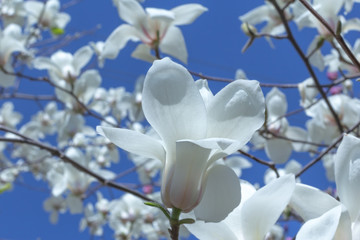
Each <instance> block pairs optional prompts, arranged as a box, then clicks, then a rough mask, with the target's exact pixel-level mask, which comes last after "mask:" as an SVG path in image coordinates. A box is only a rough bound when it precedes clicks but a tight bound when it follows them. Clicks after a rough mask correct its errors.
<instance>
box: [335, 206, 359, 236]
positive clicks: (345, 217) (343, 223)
mask: <svg viewBox="0 0 360 240" xmlns="http://www.w3.org/2000/svg"><path fill="white" fill-rule="evenodd" d="M351 235H352V238H351ZM355 236H356V237H355ZM358 236H360V232H359V229H358V230H356V223H354V224H353V225H352V223H351V219H350V215H349V212H348V211H347V210H346V208H345V206H344V205H342V213H341V216H340V220H339V224H338V227H337V230H336V233H335V237H334V240H343V239H353V240H356V238H357V237H358Z"/></svg>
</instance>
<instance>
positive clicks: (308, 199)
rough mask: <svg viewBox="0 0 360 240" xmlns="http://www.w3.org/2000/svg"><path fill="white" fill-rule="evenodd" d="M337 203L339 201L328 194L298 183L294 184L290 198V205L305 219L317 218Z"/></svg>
mask: <svg viewBox="0 0 360 240" xmlns="http://www.w3.org/2000/svg"><path fill="white" fill-rule="evenodd" d="M338 205H340V203H339V202H338V201H336V200H335V199H334V198H333V197H331V196H330V195H329V194H327V193H325V192H323V191H320V190H319V189H317V188H314V187H311V186H308V185H305V184H300V183H297V184H296V187H295V191H294V193H293V195H292V197H291V200H290V206H291V207H292V208H293V209H294V210H295V212H296V213H297V214H299V215H300V217H301V218H302V219H304V220H305V221H307V220H309V219H312V218H317V217H319V216H321V215H322V214H324V213H325V212H327V211H328V210H330V209H332V208H334V207H336V206H338Z"/></svg>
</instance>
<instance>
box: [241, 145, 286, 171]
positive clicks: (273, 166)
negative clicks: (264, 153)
mask: <svg viewBox="0 0 360 240" xmlns="http://www.w3.org/2000/svg"><path fill="white" fill-rule="evenodd" d="M238 152H239V153H241V154H242V155H244V156H246V157H248V158H250V159H252V160H254V161H255V162H258V163H260V164H262V165H265V166H267V167H269V168H270V169H272V170H273V171H274V172H275V174H276V177H280V175H279V172H278V170H277V168H276V166H275V163H273V162H267V161H264V160H261V159H259V158H257V157H255V156H254V155H251V154H250V153H247V152H244V151H243V150H238Z"/></svg>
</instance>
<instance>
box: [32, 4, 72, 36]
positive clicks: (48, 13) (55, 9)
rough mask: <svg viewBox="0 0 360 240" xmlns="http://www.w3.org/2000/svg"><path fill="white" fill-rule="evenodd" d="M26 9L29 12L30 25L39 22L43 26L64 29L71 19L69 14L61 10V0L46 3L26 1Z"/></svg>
mask: <svg viewBox="0 0 360 240" xmlns="http://www.w3.org/2000/svg"><path fill="white" fill-rule="evenodd" d="M25 9H26V11H27V12H28V23H29V25H33V24H36V23H37V24H39V25H40V26H41V27H43V28H50V29H54V28H59V29H63V28H65V26H66V25H67V24H68V22H69V21H70V19H71V17H70V15H69V14H67V13H61V12H59V10H60V2H59V0H48V1H46V2H45V3H43V2H39V1H26V2H25Z"/></svg>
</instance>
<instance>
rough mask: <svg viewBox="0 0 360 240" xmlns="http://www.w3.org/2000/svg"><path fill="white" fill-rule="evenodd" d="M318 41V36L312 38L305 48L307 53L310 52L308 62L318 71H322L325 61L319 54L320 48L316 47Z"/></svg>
mask: <svg viewBox="0 0 360 240" xmlns="http://www.w3.org/2000/svg"><path fill="white" fill-rule="evenodd" d="M319 41H321V40H320V37H319V36H317V37H315V38H314V40H313V41H312V42H311V43H310V45H309V48H308V49H307V55H309V54H312V55H311V57H310V59H309V61H310V63H311V64H312V65H314V66H315V67H317V68H318V69H319V70H320V71H323V70H324V68H325V62H324V56H323V55H322V54H321V51H320V49H318V45H319ZM316 49H317V50H316ZM314 51H315V52H314Z"/></svg>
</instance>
